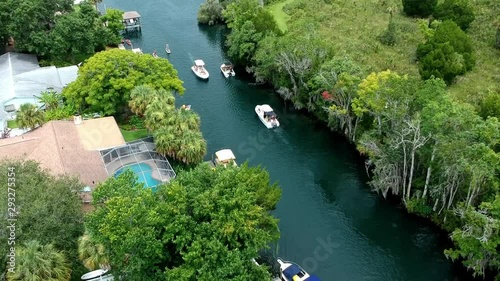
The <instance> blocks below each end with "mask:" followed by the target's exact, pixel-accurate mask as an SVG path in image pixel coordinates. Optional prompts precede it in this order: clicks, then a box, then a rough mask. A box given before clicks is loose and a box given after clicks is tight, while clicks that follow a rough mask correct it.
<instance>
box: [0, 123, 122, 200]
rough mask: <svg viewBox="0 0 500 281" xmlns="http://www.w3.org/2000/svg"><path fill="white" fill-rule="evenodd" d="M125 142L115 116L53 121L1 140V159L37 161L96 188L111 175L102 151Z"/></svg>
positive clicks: (53, 171)
mask: <svg viewBox="0 0 500 281" xmlns="http://www.w3.org/2000/svg"><path fill="white" fill-rule="evenodd" d="M122 145H125V140H124V138H123V136H122V134H121V132H120V129H119V127H118V125H117V124H116V121H115V119H114V117H104V118H97V119H90V120H81V118H80V119H78V121H77V120H76V119H75V121H50V122H48V123H46V124H44V125H43V126H41V127H38V128H37V129H34V130H32V131H30V132H27V133H26V134H23V135H21V136H17V137H13V138H6V139H0V159H3V158H21V159H29V160H34V161H36V162H39V163H40V166H41V167H42V168H45V169H48V170H49V171H51V172H52V174H54V175H61V174H69V175H71V176H77V177H78V178H79V179H80V181H81V182H82V183H83V184H85V185H87V186H88V187H90V190H93V189H94V188H95V186H96V185H97V183H99V182H102V181H104V180H105V179H106V178H107V177H108V174H107V172H106V169H105V166H104V163H103V161H102V158H101V154H100V152H99V151H100V150H103V149H109V148H112V147H116V146H122ZM88 196H89V195H88ZM83 200H84V201H88V200H90V198H83Z"/></svg>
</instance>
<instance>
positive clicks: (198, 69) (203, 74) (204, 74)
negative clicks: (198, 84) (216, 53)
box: [191, 60, 208, 79]
mask: <svg viewBox="0 0 500 281" xmlns="http://www.w3.org/2000/svg"><path fill="white" fill-rule="evenodd" d="M191 70H192V71H193V72H194V74H196V76H198V77H200V78H201V79H208V71H207V70H206V69H205V62H203V61H202V60H195V61H194V65H193V66H191Z"/></svg>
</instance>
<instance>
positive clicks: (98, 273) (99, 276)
mask: <svg viewBox="0 0 500 281" xmlns="http://www.w3.org/2000/svg"><path fill="white" fill-rule="evenodd" d="M81 279H82V280H85V281H98V280H99V281H113V280H114V277H113V275H111V274H108V270H107V269H98V270H94V271H91V272H89V273H86V274H84V275H82V277H81Z"/></svg>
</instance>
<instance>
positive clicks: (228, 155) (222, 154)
mask: <svg viewBox="0 0 500 281" xmlns="http://www.w3.org/2000/svg"><path fill="white" fill-rule="evenodd" d="M211 165H212V166H213V167H215V166H224V168H227V165H232V166H234V167H238V164H236V157H235V156H234V154H233V151H231V149H222V150H219V151H217V152H215V159H212V163H211Z"/></svg>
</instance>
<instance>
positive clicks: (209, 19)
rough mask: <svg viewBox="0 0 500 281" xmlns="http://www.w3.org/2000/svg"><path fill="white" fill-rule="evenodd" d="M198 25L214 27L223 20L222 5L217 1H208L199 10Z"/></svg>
mask: <svg viewBox="0 0 500 281" xmlns="http://www.w3.org/2000/svg"><path fill="white" fill-rule="evenodd" d="M197 18H198V23H201V24H208V25H214V24H216V23H217V22H219V21H221V20H222V5H221V4H220V3H219V1H217V0H207V1H206V2H205V3H203V4H201V5H200V9H199V10H198V16H197Z"/></svg>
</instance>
